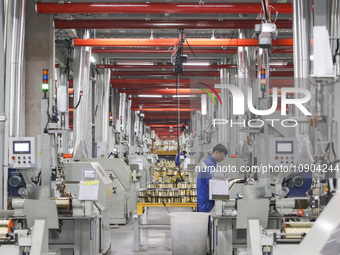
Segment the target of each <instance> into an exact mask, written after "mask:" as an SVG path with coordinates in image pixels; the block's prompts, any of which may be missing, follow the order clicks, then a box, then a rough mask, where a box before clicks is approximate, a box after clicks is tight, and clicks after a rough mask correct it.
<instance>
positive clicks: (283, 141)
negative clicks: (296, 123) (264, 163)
mask: <svg viewBox="0 0 340 255" xmlns="http://www.w3.org/2000/svg"><path fill="white" fill-rule="evenodd" d="M269 143H270V144H269V163H270V164H272V165H276V166H292V165H295V164H296V162H297V154H298V153H297V145H296V139H295V138H292V137H290V138H286V137H272V138H270V141H269Z"/></svg>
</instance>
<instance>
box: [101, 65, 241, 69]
mask: <svg viewBox="0 0 340 255" xmlns="http://www.w3.org/2000/svg"><path fill="white" fill-rule="evenodd" d="M96 68H100V69H102V68H109V69H134V68H136V69H173V68H174V66H173V65H96ZM220 68H237V65H200V66H197V65H186V66H185V69H220Z"/></svg>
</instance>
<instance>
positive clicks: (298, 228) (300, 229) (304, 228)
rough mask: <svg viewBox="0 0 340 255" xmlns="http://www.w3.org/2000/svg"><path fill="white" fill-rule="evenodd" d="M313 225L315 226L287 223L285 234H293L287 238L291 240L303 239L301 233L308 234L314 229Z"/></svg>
mask: <svg viewBox="0 0 340 255" xmlns="http://www.w3.org/2000/svg"><path fill="white" fill-rule="evenodd" d="M313 224H314V223H313V222H285V225H284V232H285V233H286V234H291V235H289V236H286V238H289V239H291V238H292V239H298V238H301V233H308V231H309V230H310V229H311V228H312V226H313ZM294 234H296V235H294Z"/></svg>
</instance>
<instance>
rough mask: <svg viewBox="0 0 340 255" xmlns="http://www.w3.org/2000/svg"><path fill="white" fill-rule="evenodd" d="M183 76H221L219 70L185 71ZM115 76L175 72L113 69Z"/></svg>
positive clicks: (161, 74)
mask: <svg viewBox="0 0 340 255" xmlns="http://www.w3.org/2000/svg"><path fill="white" fill-rule="evenodd" d="M181 75H182V76H215V77H216V76H217V77H219V76H220V72H219V71H184V72H183V74H181ZM115 76H127V77H132V76H175V74H174V72H169V71H168V72H166V71H160V72H157V71H113V72H111V77H115Z"/></svg>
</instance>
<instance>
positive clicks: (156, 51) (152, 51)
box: [91, 47, 293, 54]
mask: <svg viewBox="0 0 340 255" xmlns="http://www.w3.org/2000/svg"><path fill="white" fill-rule="evenodd" d="M193 51H194V52H195V54H204V53H207V54H234V53H237V49H229V47H228V49H223V48H221V49H196V48H193ZM91 52H92V53H99V54H101V53H103V54H104V53H105V54H119V53H123V54H129V53H131V54H164V53H165V54H166V53H169V54H170V53H171V52H170V51H169V50H168V49H158V48H155V49H141V48H130V49H127V48H120V49H116V48H107V49H92V51H91ZM271 52H272V53H276V54H281V53H282V54H292V53H293V49H287V48H281V49H273V50H272V51H271ZM184 53H185V54H192V51H191V50H190V49H184Z"/></svg>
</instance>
